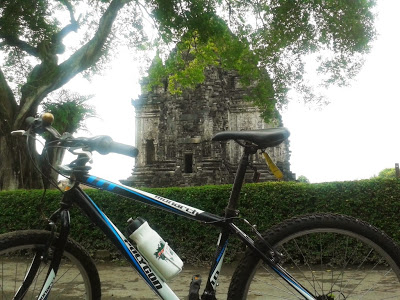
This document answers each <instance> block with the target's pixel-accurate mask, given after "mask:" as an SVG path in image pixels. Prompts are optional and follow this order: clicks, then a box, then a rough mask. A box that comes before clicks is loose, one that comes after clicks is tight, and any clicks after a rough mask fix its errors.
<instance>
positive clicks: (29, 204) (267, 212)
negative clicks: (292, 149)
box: [0, 179, 400, 263]
mask: <svg viewBox="0 0 400 300" xmlns="http://www.w3.org/2000/svg"><path fill="white" fill-rule="evenodd" d="M146 190H147V191H149V192H151V193H154V194H158V195H161V196H163V197H166V198H169V199H173V200H176V201H179V202H182V203H186V204H188V205H191V206H194V207H197V208H199V209H202V210H204V211H207V212H211V213H215V214H218V215H222V214H223V211H224V207H225V206H226V202H227V199H228V197H229V194H230V186H203V187H192V188H164V189H146ZM87 193H88V194H89V195H90V197H91V198H92V199H93V200H94V201H95V202H96V203H97V204H98V205H99V207H100V208H101V209H102V210H103V211H104V212H105V213H106V214H107V215H108V216H109V218H110V219H111V220H112V221H113V222H114V223H115V224H116V225H117V226H118V227H119V228H120V230H121V231H123V232H124V231H125V230H124V228H125V227H126V220H127V219H129V218H130V217H137V216H141V217H143V218H145V219H147V220H148V221H149V223H150V225H151V226H152V227H153V228H154V229H155V230H156V231H157V232H158V233H159V234H160V235H161V236H162V237H163V238H164V239H165V240H167V241H168V242H169V244H170V245H171V246H172V247H173V249H175V250H176V252H177V253H178V254H179V256H180V257H181V258H183V260H185V261H187V262H191V263H199V262H205V261H208V260H210V259H211V257H212V256H213V254H214V252H215V247H216V246H215V242H216V239H217V236H218V230H217V228H215V227H213V226H206V225H203V224H200V223H197V222H194V221H191V220H188V219H186V218H183V217H180V216H176V215H173V214H167V213H166V212H165V211H162V210H157V209H154V208H151V207H148V206H145V205H143V204H140V203H136V202H134V201H132V200H130V199H125V198H121V197H118V196H116V195H113V194H110V193H107V192H104V191H98V190H87ZM59 201H60V193H59V192H56V191H48V192H47V194H46V196H45V198H44V199H42V191H37V190H33V191H25V190H19V191H12V192H8V191H3V192H0V233H4V232H8V231H12V230H18V229H27V228H44V227H45V225H46V217H48V216H49V215H50V214H51V213H52V212H53V211H54V210H56V209H57V208H58V203H59ZM399 211H400V181H398V180H378V179H374V180H362V181H354V182H334V183H322V184H305V183H296V182H271V183H262V184H247V185H245V186H244V187H243V190H242V195H241V205H240V212H241V216H242V217H244V218H246V219H247V220H249V221H250V222H251V223H253V224H257V227H258V229H259V230H260V231H264V230H266V229H268V228H269V227H270V226H271V225H273V224H276V223H278V222H280V221H282V220H284V219H286V218H289V217H292V216H296V215H301V214H306V213H312V212H335V213H342V214H347V215H352V216H355V217H358V218H360V219H363V220H365V221H367V222H369V223H371V224H373V225H375V226H377V227H379V228H381V229H383V230H384V231H385V232H386V233H388V234H389V235H390V236H391V237H393V238H394V239H395V240H396V241H400V221H399V218H398V217H399ZM238 225H239V226H240V227H241V228H242V227H244V228H246V227H245V225H244V224H243V222H240V221H238ZM242 225H243V226H242ZM71 227H72V233H71V235H72V237H73V238H74V239H75V240H77V241H78V242H79V243H81V244H82V245H84V246H85V247H86V248H87V249H90V250H91V251H90V252H91V253H92V254H93V253H94V251H95V250H98V249H108V250H111V252H112V253H113V255H114V254H115V252H114V247H113V246H112V245H111V244H110V243H109V242H108V241H106V240H105V239H104V236H103V235H102V233H101V232H100V231H99V230H98V229H96V228H95V227H94V226H93V225H92V224H90V223H89V222H88V221H87V220H86V219H85V217H84V216H83V215H82V214H81V213H80V212H79V211H78V210H73V211H72V213H71ZM229 250H230V251H228V252H229V253H228V256H227V258H228V259H229V260H235V259H237V258H238V256H240V255H241V253H242V252H243V251H244V248H243V246H242V245H241V244H240V243H239V242H238V241H235V240H232V242H231V243H230V246H229Z"/></svg>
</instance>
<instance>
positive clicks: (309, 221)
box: [228, 214, 400, 300]
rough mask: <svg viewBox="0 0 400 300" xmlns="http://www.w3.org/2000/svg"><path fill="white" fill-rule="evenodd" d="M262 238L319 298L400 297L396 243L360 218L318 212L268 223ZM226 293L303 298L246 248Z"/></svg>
mask: <svg viewBox="0 0 400 300" xmlns="http://www.w3.org/2000/svg"><path fill="white" fill-rule="evenodd" d="M264 238H265V239H266V240H267V241H268V242H269V243H270V244H271V245H274V247H275V249H276V250H278V251H279V252H281V253H282V254H283V258H282V260H281V262H280V265H281V266H283V267H284V268H285V269H286V270H287V271H288V272H289V273H290V274H291V275H292V276H293V277H294V278H295V279H296V280H297V281H298V282H299V283H300V284H301V285H303V287H305V288H306V289H307V290H308V291H309V292H311V294H313V295H314V297H315V298H316V299H317V300H344V299H346V300H356V299H363V300H377V299H400V249H399V248H398V246H397V245H396V244H395V243H394V242H393V241H392V240H391V239H390V238H389V237H388V236H387V235H386V234H384V233H383V232H382V231H380V230H378V229H376V228H375V227H373V226H371V225H368V224H367V223H365V222H362V221H360V220H358V219H355V218H352V217H348V216H342V215H334V214H317V215H309V216H303V217H297V218H294V219H290V220H288V221H285V222H283V223H281V224H279V225H277V226H274V227H273V228H271V229H270V230H269V231H268V232H267V233H266V234H265V235H264ZM228 299H271V300H272V299H303V300H304V297H303V296H301V295H300V294H299V293H298V292H296V291H295V290H294V289H293V288H292V287H291V286H289V285H288V284H287V283H286V282H285V281H284V280H283V279H282V278H281V277H280V276H278V275H277V274H276V273H275V272H274V271H272V270H271V268H270V267H269V266H268V265H266V264H265V263H263V262H262V261H260V258H259V257H258V256H257V254H255V253H254V252H251V251H248V252H247V253H246V256H245V257H244V258H243V260H242V261H241V263H240V264H239V265H238V267H237V269H236V271H235V273H234V275H233V276H232V281H231V284H230V287H229V294H228Z"/></svg>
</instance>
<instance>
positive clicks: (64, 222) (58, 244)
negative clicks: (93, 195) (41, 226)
mask: <svg viewBox="0 0 400 300" xmlns="http://www.w3.org/2000/svg"><path fill="white" fill-rule="evenodd" d="M60 220H61V228H60V234H59V236H58V238H56V239H55V244H54V246H55V247H54V252H53V254H52V258H51V261H50V265H49V269H48V271H47V275H46V279H45V281H44V283H43V286H42V288H41V290H40V294H39V296H38V298H37V299H38V300H45V299H47V297H48V296H49V294H50V291H51V288H52V286H53V283H54V280H55V278H56V275H57V272H58V269H59V267H60V262H61V257H62V255H63V252H64V248H65V245H66V243H67V239H68V235H69V231H70V214H69V210H67V209H63V210H61V211H60ZM50 224H52V222H51V223H50ZM53 226H55V225H53ZM54 234H55V233H54V230H52V235H54ZM53 240H54V236H53V237H52V238H51V240H50V241H49V243H48V244H47V245H45V247H44V249H40V250H38V251H37V252H36V254H35V256H34V258H33V260H32V263H31V266H30V267H29V270H28V272H27V274H26V276H25V278H24V281H23V282H22V284H21V286H20V288H19V289H18V291H17V293H16V294H15V296H14V299H17V300H19V299H23V298H24V296H25V295H26V293H27V292H28V290H29V288H30V286H31V284H32V282H33V280H34V279H35V277H36V275H37V273H38V271H39V268H40V265H41V263H42V262H43V261H46V260H47V259H48V255H49V251H50V247H51V246H52V245H51V244H52V242H53Z"/></svg>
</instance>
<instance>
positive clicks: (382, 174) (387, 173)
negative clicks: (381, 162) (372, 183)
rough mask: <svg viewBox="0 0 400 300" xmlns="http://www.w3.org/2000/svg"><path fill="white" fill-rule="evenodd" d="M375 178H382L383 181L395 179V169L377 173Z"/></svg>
mask: <svg viewBox="0 0 400 300" xmlns="http://www.w3.org/2000/svg"><path fill="white" fill-rule="evenodd" d="M376 178H384V179H390V178H396V169H395V168H386V169H383V170H382V171H380V172H379V174H378V176H376Z"/></svg>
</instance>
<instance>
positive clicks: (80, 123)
mask: <svg viewBox="0 0 400 300" xmlns="http://www.w3.org/2000/svg"><path fill="white" fill-rule="evenodd" d="M91 97H92V96H81V95H79V94H76V93H70V92H68V91H66V90H62V91H60V92H59V93H57V94H56V96H53V99H51V100H47V101H45V102H43V103H42V108H43V111H44V112H50V113H52V114H53V115H54V119H55V120H56V122H55V123H54V124H53V127H54V128H56V129H57V130H58V131H59V132H60V133H64V132H69V133H75V132H76V131H77V130H78V129H85V123H84V122H85V120H86V119H88V118H92V117H95V116H96V110H95V108H94V107H92V106H90V105H87V104H86V103H85V102H86V101H87V100H89V99H90V98H91Z"/></svg>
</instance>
